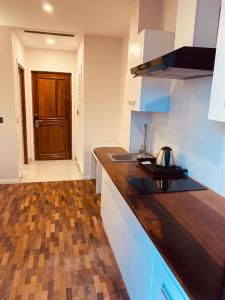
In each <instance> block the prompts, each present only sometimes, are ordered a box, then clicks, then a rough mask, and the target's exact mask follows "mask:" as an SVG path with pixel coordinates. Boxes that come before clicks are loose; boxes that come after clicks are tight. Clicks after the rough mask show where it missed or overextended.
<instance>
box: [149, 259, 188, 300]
mask: <svg viewBox="0 0 225 300" xmlns="http://www.w3.org/2000/svg"><path fill="white" fill-rule="evenodd" d="M167 269H168V267H167V266H165V263H164V262H163V261H162V260H161V258H159V257H158V255H156V256H155V261H154V267H153V276H152V286H151V297H150V299H152V300H153V299H154V300H188V299H189V298H188V296H187V295H186V293H185V292H184V291H183V289H182V288H181V286H180V284H179V283H178V282H177V280H176V279H175V278H174V276H173V275H172V274H169V273H168V271H167ZM170 273H171V272H170ZM171 275H172V276H171Z"/></svg>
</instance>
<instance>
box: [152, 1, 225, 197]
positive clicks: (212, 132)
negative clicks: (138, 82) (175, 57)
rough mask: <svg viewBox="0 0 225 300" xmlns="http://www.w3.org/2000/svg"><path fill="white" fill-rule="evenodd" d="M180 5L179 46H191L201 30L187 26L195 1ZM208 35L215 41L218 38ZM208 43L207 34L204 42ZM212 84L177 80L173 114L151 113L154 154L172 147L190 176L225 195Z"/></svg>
mask: <svg viewBox="0 0 225 300" xmlns="http://www.w3.org/2000/svg"><path fill="white" fill-rule="evenodd" d="M178 2H179V6H178V21H177V32H176V45H177V46H178V45H179V44H180V45H184V44H186V45H188V43H189V42H190V45H192V43H193V36H194V32H196V30H197V31H198V30H199V28H198V27H196V28H191V27H188V26H187V24H188V22H189V24H190V26H192V25H193V24H192V22H190V20H192V21H193V18H194V16H193V14H194V13H193V9H194V10H195V6H194V4H196V1H195V0H192V1H190V2H189V1H184V0H179V1H178ZM213 2H214V1H212V0H211V3H213ZM191 3H192V4H193V6H191ZM217 3H218V2H217ZM214 10H215V11H216V10H217V6H215V7H214ZM198 13H199V12H198ZM209 13H213V12H212V8H211V10H210V12H209ZM188 18H189V20H188ZM210 26H211V25H210ZM204 30H207V28H205V29H204ZM209 36H211V41H212V42H213V41H214V40H215V36H214V35H211V34H210V35H209ZM209 41H210V40H209V37H208V36H207V35H206V39H205V41H204V40H203V41H202V42H203V43H204V42H207V43H208V42H209ZM211 85H212V78H199V79H192V80H186V81H179V80H177V81H174V83H173V89H172V95H171V103H170V112H169V113H165V114H159V113H152V114H151V135H152V136H151V151H152V153H153V154H156V153H157V152H158V151H159V149H160V148H161V147H162V146H166V145H167V146H171V147H172V148H173V151H174V155H175V159H176V161H177V164H180V165H181V166H182V167H184V168H187V169H188V170H189V175H190V176H191V177H193V178H194V179H196V180H198V181H199V182H201V183H203V184H205V185H206V186H208V187H209V188H211V189H213V190H215V191H216V192H218V193H220V194H223V195H225V184H224V182H225V168H224V167H225V123H219V122H215V121H210V120H208V110H209V99H210V93H211Z"/></svg>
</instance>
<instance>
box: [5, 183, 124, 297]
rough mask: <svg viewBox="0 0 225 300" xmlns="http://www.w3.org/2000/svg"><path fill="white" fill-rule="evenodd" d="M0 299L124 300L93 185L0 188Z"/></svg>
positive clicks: (120, 279)
mask: <svg viewBox="0 0 225 300" xmlns="http://www.w3.org/2000/svg"><path fill="white" fill-rule="evenodd" d="M0 299H1V300H6V299H7V300H8V299H10V300H11V299H15V300H25V299H28V300H61V299H67V300H70V299H74V300H104V299H110V300H117V299H118V300H124V299H128V296H127V292H126V289H125V287H124V284H123V281H122V278H121V275H120V273H119V270H118V268H117V265H116V262H115V259H114V256H113V254H112V251H111V248H110V246H109V244H108V241H107V238H106V235H105V233H104V230H103V226H102V223H101V218H100V197H99V195H96V194H95V182H94V181H91V180H78V181H64V182H63V181H62V182H43V183H28V184H15V185H1V186H0Z"/></svg>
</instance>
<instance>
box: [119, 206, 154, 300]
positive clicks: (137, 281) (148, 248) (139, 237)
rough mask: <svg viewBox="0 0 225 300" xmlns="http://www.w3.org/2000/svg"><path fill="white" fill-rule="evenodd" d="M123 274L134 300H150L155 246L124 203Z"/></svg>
mask: <svg viewBox="0 0 225 300" xmlns="http://www.w3.org/2000/svg"><path fill="white" fill-rule="evenodd" d="M121 211H122V215H123V239H122V240H121V273H122V275H123V278H124V281H125V284H126V287H127V289H128V291H129V295H130V298H131V299H132V300H150V299H151V298H150V291H151V276H152V261H153V256H154V246H153V244H152V243H151V241H150V240H149V238H148V236H147V235H146V233H145V232H144V230H143V228H142V227H141V225H140V224H139V222H138V220H137V219H136V217H135V215H134V214H133V212H132V211H131V210H130V208H129V207H128V205H127V204H126V203H125V202H124V203H123V205H122V206H121Z"/></svg>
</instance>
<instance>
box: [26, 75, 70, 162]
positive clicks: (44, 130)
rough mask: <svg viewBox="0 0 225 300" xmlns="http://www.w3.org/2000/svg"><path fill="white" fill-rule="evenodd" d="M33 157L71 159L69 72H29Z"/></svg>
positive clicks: (40, 158) (39, 158) (38, 158)
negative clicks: (30, 76)
mask: <svg viewBox="0 0 225 300" xmlns="http://www.w3.org/2000/svg"><path fill="white" fill-rule="evenodd" d="M32 81H33V114H34V132H35V158H36V159H37V160H49V159H71V75H70V74H64V73H46V72H32Z"/></svg>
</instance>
